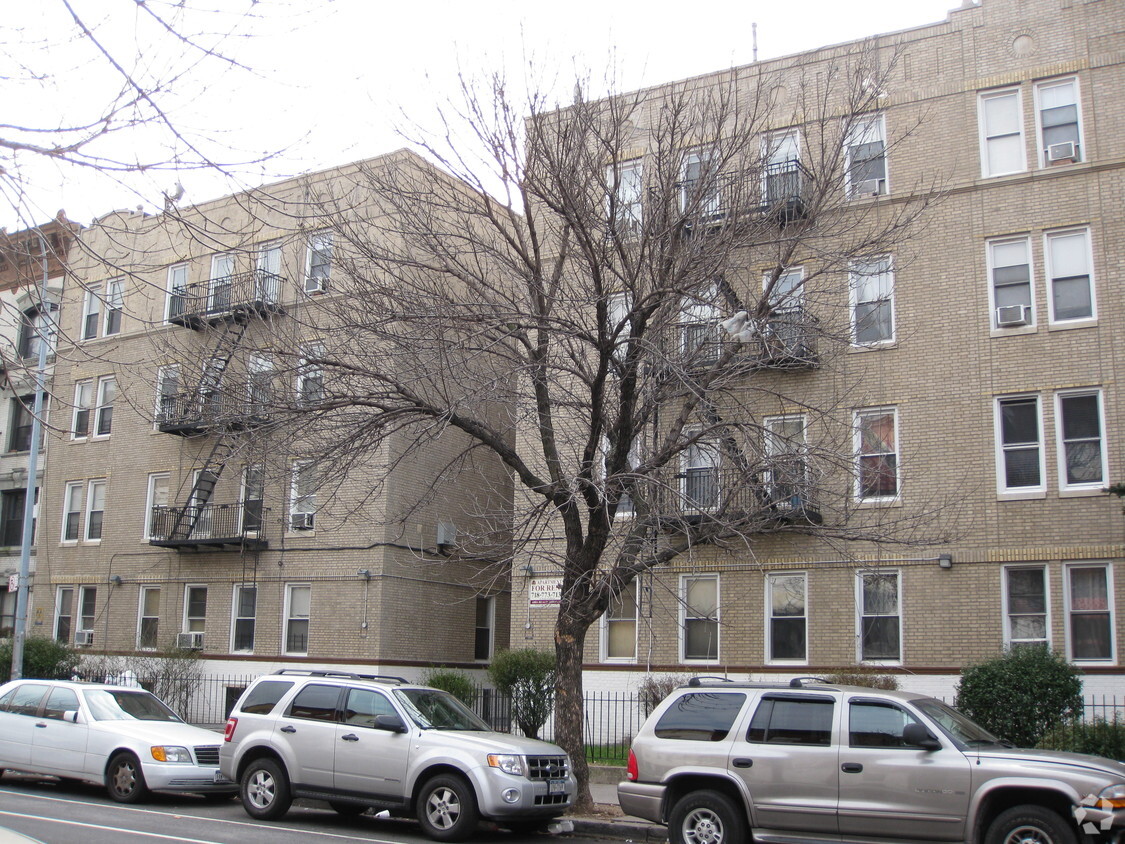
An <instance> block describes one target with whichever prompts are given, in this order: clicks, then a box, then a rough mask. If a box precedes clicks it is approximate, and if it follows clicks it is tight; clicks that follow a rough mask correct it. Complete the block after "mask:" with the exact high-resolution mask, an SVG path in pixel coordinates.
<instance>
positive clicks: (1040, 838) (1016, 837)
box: [984, 805, 1078, 844]
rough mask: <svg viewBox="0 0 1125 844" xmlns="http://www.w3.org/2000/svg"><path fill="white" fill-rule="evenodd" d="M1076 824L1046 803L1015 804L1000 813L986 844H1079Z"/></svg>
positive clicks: (990, 827) (992, 825) (990, 828)
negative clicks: (1037, 804)
mask: <svg viewBox="0 0 1125 844" xmlns="http://www.w3.org/2000/svg"><path fill="white" fill-rule="evenodd" d="M1077 841H1078V836H1077V835H1076V834H1075V831H1074V827H1073V826H1071V825H1070V823H1068V822H1067V820H1066V818H1064V817H1062V816H1061V815H1059V813H1058V812H1052V811H1051V810H1050V809H1045V808H1043V807H1042V806H1033V805H1027V806H1013V807H1012V808H1011V809H1008V810H1007V811H1005V812H1001V813H1000V814H999V815H997V816H996V820H994V821H993V822H992V824H991V825H990V826H989V827H988V835H987V836H986V837H985V839H984V842H985V844H1077Z"/></svg>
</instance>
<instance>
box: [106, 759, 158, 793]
mask: <svg viewBox="0 0 1125 844" xmlns="http://www.w3.org/2000/svg"><path fill="white" fill-rule="evenodd" d="M105 787H106V788H107V789H109V796H110V797H112V798H113V799H114V800H116V801H117V802H118V803H136V802H137V801H138V800H140V799H141V798H143V797H144V796H145V795H146V794H148V786H147V785H145V775H144V771H142V770H141V763H140V760H139V759H137V757H136V756H134V755H133V754H132V753H118V754H117V755H116V756H114V757H113V758H112V759H110V760H109V765H108V766H107V767H106V769H105Z"/></svg>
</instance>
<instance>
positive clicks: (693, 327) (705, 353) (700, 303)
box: [680, 284, 722, 363]
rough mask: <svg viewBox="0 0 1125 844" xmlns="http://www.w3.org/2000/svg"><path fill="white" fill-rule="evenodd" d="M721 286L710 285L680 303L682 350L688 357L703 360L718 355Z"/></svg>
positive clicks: (686, 357)
mask: <svg viewBox="0 0 1125 844" xmlns="http://www.w3.org/2000/svg"><path fill="white" fill-rule="evenodd" d="M720 316H722V312H721V311H720V310H719V289H718V285H717V284H711V285H708V286H707V287H706V288H705V289H704V290H702V291H700V293H699V294H698V295H696V296H691V297H688V298H685V299H684V300H683V302H682V304H681V306H680V352H681V354H682V355H683V356H684V358H685V359H688V360H691V361H694V362H697V363H701V362H706V361H708V360H713V359H714V358H716V357H717V356H718V353H719V344H720V334H719V332H720V328H719V318H720Z"/></svg>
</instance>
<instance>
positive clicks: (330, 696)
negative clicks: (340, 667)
mask: <svg viewBox="0 0 1125 844" xmlns="http://www.w3.org/2000/svg"><path fill="white" fill-rule="evenodd" d="M340 692H341V688H340V687H339V686H321V685H319V684H317V683H310V684H309V685H307V686H305V687H304V688H303V689H301V691H299V692H297V696H296V697H295V698H293V702H292V703H291V704H289V711H288V712H287V713H286V714H287V715H289V717H290V718H309V719H311V720H313V721H335V720H336V705H337V704H338V703H339V702H340Z"/></svg>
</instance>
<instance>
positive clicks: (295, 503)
mask: <svg viewBox="0 0 1125 844" xmlns="http://www.w3.org/2000/svg"><path fill="white" fill-rule="evenodd" d="M306 470H309V471H311V472H312V473H313V481H314V483H315V481H316V477H315V475H316V461H314V460H294V461H293V464H292V466H291V468H290V476H289V524H288V528H289V529H290V532H294V531H292V526H293V516H295V515H297V514H298V513H309V514H311V515H312V516H313V523H312V524H313V530H315V529H316V489H313V491H312V492H311V493H309V492H306V493H305V494H304V495H300V494H299V489H298V487H299V485H300V482H301V474H302V472H304V471H306ZM298 532H299V533H312V530H309V531H298Z"/></svg>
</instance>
